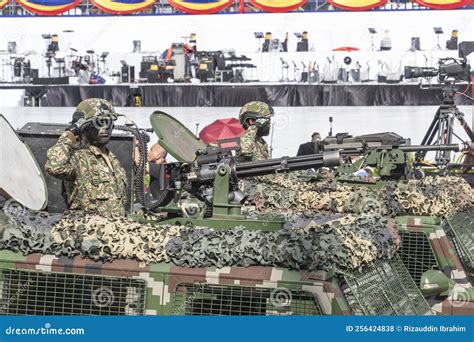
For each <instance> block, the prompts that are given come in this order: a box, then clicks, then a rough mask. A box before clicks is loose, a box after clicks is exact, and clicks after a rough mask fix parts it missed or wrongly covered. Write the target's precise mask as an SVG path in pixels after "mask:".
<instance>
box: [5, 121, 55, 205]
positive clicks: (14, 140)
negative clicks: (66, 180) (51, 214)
mask: <svg viewBox="0 0 474 342" xmlns="http://www.w3.org/2000/svg"><path fill="white" fill-rule="evenodd" d="M0 194H2V195H4V196H6V197H7V198H13V199H14V200H16V201H17V202H19V203H20V204H22V205H24V206H25V207H27V208H30V209H33V210H42V209H44V208H45V207H46V205H47V203H48V191H47V188H46V182H45V180H44V177H43V174H42V172H41V169H40V167H39V165H38V163H37V161H36V159H35V157H34V156H33V153H31V151H30V149H29V148H28V146H27V145H26V144H25V143H23V142H22V141H21V140H20V138H19V137H18V135H17V134H16V132H15V130H14V129H13V127H12V126H11V125H10V123H9V122H8V121H7V119H6V118H5V117H4V116H3V115H2V114H0Z"/></svg>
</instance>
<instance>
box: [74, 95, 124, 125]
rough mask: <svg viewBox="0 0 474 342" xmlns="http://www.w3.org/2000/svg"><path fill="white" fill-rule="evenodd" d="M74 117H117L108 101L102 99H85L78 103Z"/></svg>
mask: <svg viewBox="0 0 474 342" xmlns="http://www.w3.org/2000/svg"><path fill="white" fill-rule="evenodd" d="M74 116H75V117H83V118H84V119H91V118H93V117H104V116H110V117H112V119H113V120H116V119H117V113H116V112H115V109H114V107H112V104H111V103H110V102H109V101H106V100H103V99H97V98H92V99H87V100H84V101H82V102H81V103H79V105H78V106H77V108H76V111H75V112H74Z"/></svg>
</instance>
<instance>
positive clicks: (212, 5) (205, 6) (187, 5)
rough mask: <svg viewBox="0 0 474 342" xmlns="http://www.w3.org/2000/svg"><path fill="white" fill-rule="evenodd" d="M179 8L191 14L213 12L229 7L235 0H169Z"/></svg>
mask: <svg viewBox="0 0 474 342" xmlns="http://www.w3.org/2000/svg"><path fill="white" fill-rule="evenodd" d="M168 2H169V3H170V5H171V6H173V7H174V8H176V9H177V10H180V11H183V12H185V13H189V14H212V13H217V12H220V11H222V10H223V9H224V8H227V7H229V6H230V5H231V4H232V3H233V2H234V0H168Z"/></svg>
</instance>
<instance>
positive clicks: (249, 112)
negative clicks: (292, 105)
mask: <svg viewBox="0 0 474 342" xmlns="http://www.w3.org/2000/svg"><path fill="white" fill-rule="evenodd" d="M274 114H275V112H274V110H273V107H272V106H270V105H269V104H267V103H265V102H261V101H252V102H248V103H246V104H245V105H244V106H243V107H242V108H241V109H240V113H239V121H240V124H241V125H244V124H245V122H246V121H247V120H248V119H255V120H256V119H258V118H270V117H272V116H273V115H274Z"/></svg>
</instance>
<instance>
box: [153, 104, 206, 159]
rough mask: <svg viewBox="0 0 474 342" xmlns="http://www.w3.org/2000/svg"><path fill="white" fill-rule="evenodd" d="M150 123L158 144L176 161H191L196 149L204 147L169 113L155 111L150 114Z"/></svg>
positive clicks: (204, 145) (204, 146)
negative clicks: (158, 139)
mask: <svg viewBox="0 0 474 342" xmlns="http://www.w3.org/2000/svg"><path fill="white" fill-rule="evenodd" d="M150 123H151V126H152V127H153V130H154V131H155V134H156V135H157V136H158V138H160V141H159V144H160V145H161V146H162V147H163V148H164V149H165V150H166V151H167V152H168V153H169V154H171V155H172V156H173V157H174V158H176V160H177V161H180V162H189V161H193V160H194V158H195V157H196V151H197V150H202V149H205V148H206V144H204V143H203V142H202V141H201V140H199V139H198V138H197V137H196V136H195V135H194V133H193V132H191V131H190V130H189V129H188V128H186V127H185V126H184V125H183V124H182V123H181V122H179V121H178V120H176V119H175V118H173V117H172V116H171V115H169V114H166V113H164V112H161V111H155V112H153V113H152V114H151V116H150Z"/></svg>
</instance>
